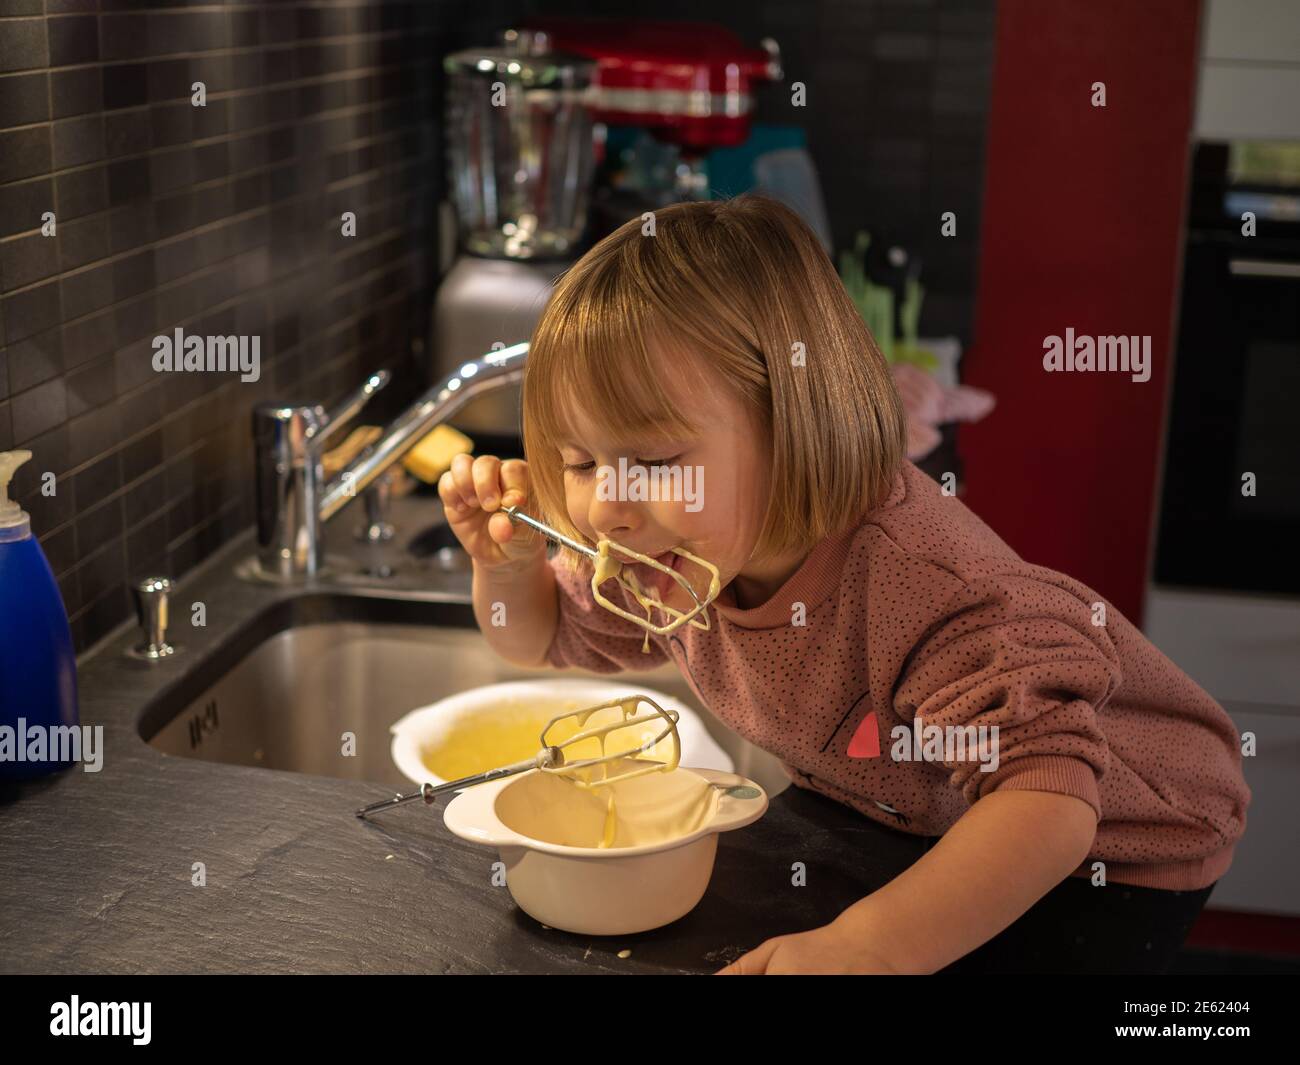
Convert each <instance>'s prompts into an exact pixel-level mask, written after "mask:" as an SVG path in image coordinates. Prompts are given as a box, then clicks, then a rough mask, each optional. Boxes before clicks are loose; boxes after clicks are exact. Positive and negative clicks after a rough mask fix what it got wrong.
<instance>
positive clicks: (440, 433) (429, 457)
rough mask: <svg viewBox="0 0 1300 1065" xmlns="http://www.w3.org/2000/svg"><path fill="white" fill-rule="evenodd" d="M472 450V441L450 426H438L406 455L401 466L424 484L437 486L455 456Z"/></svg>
mask: <svg viewBox="0 0 1300 1065" xmlns="http://www.w3.org/2000/svg"><path fill="white" fill-rule="evenodd" d="M473 450H474V441H473V440H471V439H470V438H469V437H468V436H466V435H465V434H464V433H462V432H459V431H458V430H456V429H453V428H452V427H451V426H450V425H440V426H438V428H436V429H435V430H434V431H433V432H431V433H430V434H429V435H428V436H426V437H425V438H424V439H423V440H421V441H420V442H419V443H418V444H416V445H415V447H413V448H411V450H410V451H408V452H407V453H406V457H405V458H404V459H402V465H403V466H405V467H406V468H407V469H408V470H409V471H410V472H411V473H413V474H415V476H416V477H418V478H420V480H422V481H423V482H424V483H425V484H437V483H438V478H439V477H441V476H442V475H443V474H444V473H445V472H446V471H447V470H448V469H450V468H451V460H452V459H453V458H454V457H455V456H456V455H459V454H460V453H461V452H462V451H473Z"/></svg>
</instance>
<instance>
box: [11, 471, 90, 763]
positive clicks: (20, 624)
mask: <svg viewBox="0 0 1300 1065" xmlns="http://www.w3.org/2000/svg"><path fill="white" fill-rule="evenodd" d="M31 457H32V453H31V452H30V451H4V452H0V779H15V778H24V777H36V776H42V775H44V774H46V773H53V772H56V771H57V770H60V769H64V768H67V767H68V766H69V765H72V764H73V759H71V758H68V757H62V758H61V757H59V756H60V755H63V754H67V753H68V752H69V751H70V750H78V751H79V750H80V744H79V741H78V744H77V746H76V747H75V748H71V747H69V746H68V744H67V741H68V740H69V739H70V733H69V730H70V729H76V728H78V726H79V725H80V716H79V714H78V712H77V660H76V657H75V655H74V654H73V651H72V632H71V630H70V629H69V628H68V615H67V613H66V612H65V611H64V609H63V598H62V596H61V595H60V594H59V586H58V584H56V583H55V580H54V573H53V572H52V571H51V570H50V564H49V562H48V560H47V559H46V558H45V553H44V552H43V551H42V550H41V545H40V544H39V543H37V541H36V537H34V536H33V535H32V530H31V520H30V519H29V518H28V516H27V514H26V513H25V512H24V511H23V510H22V509H21V508H20V507H19V506H18V504H17V503H14V502H12V501H11V500H10V499H9V481H10V479H11V478H12V477H13V473H14V470H16V469H17V468H18V467H19V466H21V465H22V464H23V463H24V462H26V461H27V460H28V459H30V458H31ZM33 756H34V757H33Z"/></svg>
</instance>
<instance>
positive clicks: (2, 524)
mask: <svg viewBox="0 0 1300 1065" xmlns="http://www.w3.org/2000/svg"><path fill="white" fill-rule="evenodd" d="M31 457H32V453H31V452H30V451H0V529H7V528H11V527H12V526H15V525H22V524H24V523H25V522H26V521H27V515H26V513H25V512H24V511H23V509H22V507H20V506H19V505H18V504H17V503H15V502H14V501H13V500H12V499H10V498H9V482H10V481H11V480H12V479H13V476H14V470H16V469H18V467H19V466H21V465H22V464H23V463H24V462H26V461H27V460H28V459H29V458H31Z"/></svg>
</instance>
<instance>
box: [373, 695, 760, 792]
mask: <svg viewBox="0 0 1300 1065" xmlns="http://www.w3.org/2000/svg"><path fill="white" fill-rule="evenodd" d="M633 694H644V695H648V696H650V698H651V699H653V700H654V701H655V702H657V703H658V704H659V705H660V706H662V707H663V708H664V709H665V710H676V711H677V713H678V714H680V715H681V717H680V718H679V719H678V722H677V736H678V739H679V740H680V742H681V748H682V755H681V759H680V764H681V765H688V766H698V767H701V768H704V769H719V770H722V771H724V772H728V773H729V772H731V771H732V770H733V769H735V763H734V762H732V760H731V756H730V755H728V754H727V753H726V751H724V750H723V749H722V748H721V747H719V746H718V745H717V743H715V742H714V740H713V737H712V736H710V735H709V732H708V729H706V728H705V727H704V722H703V721H701V720H700V717H699V715H698V714H697V713H696V712H695V711H694V710H692V709H691V708H690V707H689V706H687V705H686V704H685V703H683V702H682V701H681V700H679V699H674V698H673V697H672V696H671V695H668V694H667V693H665V692H661V691H656V690H655V689H654V688H646V687H644V686H642V685H639V684H629V683H628V682H627V681H623V682H622V683H618V682H611V681H602V680H587V679H585V678H578V677H556V678H554V679H551V678H549V677H548V678H545V679H539V680H519V681H510V682H507V683H505V684H489V685H487V686H485V687H482V688H472V689H471V690H469V691H467V692H460V693H459V694H457V695H452V696H448V697H447V698H446V699H440V700H438V702H436V703H433V704H432V705H430V706H425V707H421V708H420V709H419V710H412V711H411V712H410V713H409V714H407V715H406V716H405V717H403V718H402V719H401V720H400V721H398V722H397V723H396V724H395V725H393V726H392V729H391V730H390V731H391V732H392V734H393V743H392V754H393V762H394V763H395V764H396V766H397V768H398V769H400V770H401V771H402V773H403V774H404V775H405V776H406V778H407V779H408V780H410V781H412V782H414V783H416V784H423V783H425V782H426V781H428V782H429V783H431V784H445V783H446V781H445V780H443V778H441V777H439V776H438V775H437V774H436V773H434V772H433V771H432V770H431V769H429V768H428V766H426V765H425V764H424V759H423V758H422V757H421V752H423V751H426V750H430V749H433V748H436V747H438V746H439V745H440V744H441V743H442V742H443V740H444V739H445V738H446V735H447V733H448V732H449V731H450V730H451V727H452V725H453V724H454V723H455V722H457V721H458V720H460V719H462V718H463V717H464V716H465V715H473V714H478V713H483V712H484V711H491V710H493V709H496V708H499V707H501V706H503V705H509V704H511V703H512V702H527V701H529V700H536V701H537V702H540V703H546V704H553V703H558V702H560V701H569V700H572V701H573V703H574V709H575V710H580V709H582V708H584V707H588V706H597V705H599V704H601V703H605V702H609V701H610V700H612V699H621V698H622V697H623V696H625V695H633ZM556 712H557V713H559V712H560V711H556ZM539 739H540V737H539ZM479 786H480V787H481V786H482V785H479ZM461 790H464V789H461Z"/></svg>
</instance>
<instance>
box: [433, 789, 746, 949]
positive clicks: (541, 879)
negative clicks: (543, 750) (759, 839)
mask: <svg viewBox="0 0 1300 1065" xmlns="http://www.w3.org/2000/svg"><path fill="white" fill-rule="evenodd" d="M611 788H612V789H614V790H616V793H617V797H618V801H617V807H618V815H619V816H618V834H617V835H616V837H615V840H614V845H613V846H609V847H601V846H599V845H597V844H598V841H599V840H600V839H601V838H602V834H603V828H604V823H605V810H606V799H605V798H604V796H605V793H606V792H607V791H609V790H611ZM767 806H768V800H767V793H766V792H764V791H763V789H762V788H761V787H759V786H758V785H757V784H755V783H754V782H753V781H752V780H749V779H747V778H745V777H742V776H739V775H738V774H736V773H729V772H723V771H720V770H716V769H697V768H683V767H680V766H679V767H678V768H677V769H674V770H672V771H671V772H664V773H650V774H646V775H644V776H640V777H636V778H633V779H628V780H623V781H619V782H617V783H615V784H613V785H611V786H610V788H592V789H584V788H579V787H577V786H576V785H574V784H573V783H572V782H570V781H568V780H565V779H563V778H561V777H559V776H557V775H555V774H552V773H545V772H542V771H540V770H530V771H528V772H526V773H522V774H519V775H518V776H513V777H504V778H501V779H499V780H494V781H491V782H489V783H487V784H479V785H475V786H473V787H469V788H464V789H462V790H461V791H459V792H457V794H456V796H455V798H453V799H452V800H451V802H449V803H448V804H447V807H446V809H445V810H444V811H443V820H444V822H445V823H446V825H447V828H448V829H449V830H450V831H451V832H453V833H454V834H455V835H457V836H460V837H461V838H462V839H466V840H469V841H471V842H473V843H479V844H483V845H485V846H488V847H495V848H496V849H497V853H498V854H499V855H500V857H501V861H502V862H503V863H504V865H505V869H506V885H507V887H509V889H510V894H511V895H512V896H513V898H514V900H515V902H516V903H518V905H519V907H520V909H522V910H523V911H524V912H525V913H527V914H529V915H530V916H531V917H533V918H535V919H536V920H538V921H540V922H541V923H542V924H545V925H549V926H550V927H552V928H561V929H564V930H565V931H568V932H577V933H580V934H583V935H630V934H632V933H634V932H645V931H648V930H649V929H652V928H659V927H661V926H663V925H666V924H668V923H670V922H672V921H675V920H677V919H678V918H679V917H683V916H685V915H686V914H687V913H689V912H690V911H691V910H692V909H694V908H695V906H696V905H697V904H698V903H699V901H700V899H701V898H703V897H704V892H705V891H706V890H707V888H708V886H709V880H710V878H711V877H712V875H713V862H714V858H715V857H716V855H717V851H718V833H720V832H729V831H732V830H734V829H737V828H743V827H744V826H745V825H748V824H752V823H753V822H754V821H757V820H758V819H759V818H760V817H762V816H763V814H764V813H765V812H766V811H767Z"/></svg>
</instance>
